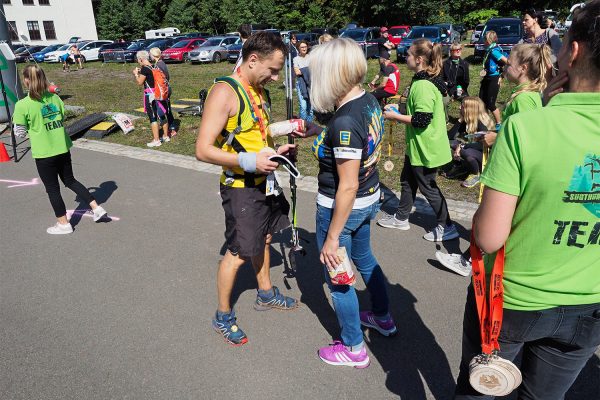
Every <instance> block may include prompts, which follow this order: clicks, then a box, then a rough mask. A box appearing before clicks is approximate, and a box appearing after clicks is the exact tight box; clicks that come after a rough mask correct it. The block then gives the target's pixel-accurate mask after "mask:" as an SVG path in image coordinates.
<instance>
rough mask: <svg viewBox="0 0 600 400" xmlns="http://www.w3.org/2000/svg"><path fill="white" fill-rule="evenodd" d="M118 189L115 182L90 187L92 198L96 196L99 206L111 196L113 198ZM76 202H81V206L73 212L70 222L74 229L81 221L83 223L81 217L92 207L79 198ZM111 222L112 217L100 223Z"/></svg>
mask: <svg viewBox="0 0 600 400" xmlns="http://www.w3.org/2000/svg"><path fill="white" fill-rule="evenodd" d="M117 188H118V186H117V183H116V182H115V181H106V182H102V183H101V184H100V186H97V187H94V186H91V187H88V190H89V191H90V193H91V194H92V196H94V198H95V199H96V202H97V203H98V205H102V204H104V203H106V202H107V201H108V199H109V198H110V196H112V194H113V193H114V192H115V191H116V190H117ZM75 200H76V201H78V202H79V205H78V206H77V208H76V209H75V211H74V212H73V215H72V216H71V219H70V220H69V222H70V223H71V226H73V228H74V227H76V226H77V224H79V221H81V217H82V216H83V215H84V214H85V213H86V212H87V211H88V210H90V205H89V204H88V203H86V202H85V200H83V199H82V198H80V197H79V196H78V197H76V198H75ZM110 221H111V219H110V217H107V218H105V219H103V220H100V221H99V222H110Z"/></svg>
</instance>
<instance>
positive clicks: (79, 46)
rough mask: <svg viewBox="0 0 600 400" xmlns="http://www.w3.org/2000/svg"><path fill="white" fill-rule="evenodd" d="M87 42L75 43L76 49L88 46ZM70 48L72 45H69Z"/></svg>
mask: <svg viewBox="0 0 600 400" xmlns="http://www.w3.org/2000/svg"><path fill="white" fill-rule="evenodd" d="M88 43H89V42H79V43H77V48H78V49H81V48H82V47H83V46H85V45H86V44H88ZM71 46H72V45H71Z"/></svg>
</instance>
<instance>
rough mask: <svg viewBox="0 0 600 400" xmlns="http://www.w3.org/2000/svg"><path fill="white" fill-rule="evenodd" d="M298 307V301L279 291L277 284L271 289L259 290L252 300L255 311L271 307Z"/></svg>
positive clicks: (289, 308)
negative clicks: (253, 300) (254, 300)
mask: <svg viewBox="0 0 600 400" xmlns="http://www.w3.org/2000/svg"><path fill="white" fill-rule="evenodd" d="M297 307H298V301H297V300H296V299H293V298H291V297H288V296H284V295H282V294H281V293H280V292H279V289H277V286H273V288H272V289H271V290H259V291H258V294H257V295H256V302H254V309H255V310H256V311H267V310H271V309H273V308H276V309H278V310H293V309H295V308H297Z"/></svg>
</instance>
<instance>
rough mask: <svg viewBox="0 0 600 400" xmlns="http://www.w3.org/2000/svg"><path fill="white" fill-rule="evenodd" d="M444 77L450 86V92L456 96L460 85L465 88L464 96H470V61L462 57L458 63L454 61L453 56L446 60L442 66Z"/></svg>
mask: <svg viewBox="0 0 600 400" xmlns="http://www.w3.org/2000/svg"><path fill="white" fill-rule="evenodd" d="M442 78H443V79H444V82H446V85H447V87H448V94H449V95H450V96H453V97H456V87H457V86H458V85H460V86H461V87H462V89H463V94H462V95H463V96H468V95H469V93H468V90H467V89H468V87H469V63H468V62H466V61H465V60H463V59H462V58H459V59H458V63H453V62H452V59H451V58H447V59H446V61H444V65H443V68H442Z"/></svg>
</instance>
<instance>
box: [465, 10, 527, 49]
mask: <svg viewBox="0 0 600 400" xmlns="http://www.w3.org/2000/svg"><path fill="white" fill-rule="evenodd" d="M488 31H494V32H496V34H497V35H498V41H497V42H496V43H498V45H499V46H500V48H501V49H502V51H504V52H505V53H506V54H508V53H510V51H511V50H512V48H513V47H514V46H515V45H516V44H517V43H518V42H519V40H521V39H522V38H523V23H522V22H521V20H520V19H519V18H513V17H508V18H503V17H500V18H492V19H490V20H489V21H488V22H487V23H486V24H485V27H484V28H483V31H482V32H481V35H480V37H479V40H478V41H477V44H476V45H475V52H474V54H473V56H474V57H475V58H476V59H483V57H484V56H485V52H486V47H485V34H486V32H488Z"/></svg>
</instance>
